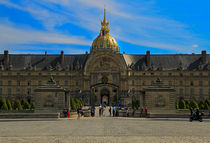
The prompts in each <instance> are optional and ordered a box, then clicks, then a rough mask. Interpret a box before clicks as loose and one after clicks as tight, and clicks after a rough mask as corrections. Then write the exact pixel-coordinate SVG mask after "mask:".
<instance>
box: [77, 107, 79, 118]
mask: <svg viewBox="0 0 210 143" xmlns="http://www.w3.org/2000/svg"><path fill="white" fill-rule="evenodd" d="M77 119H80V107H78V108H77Z"/></svg>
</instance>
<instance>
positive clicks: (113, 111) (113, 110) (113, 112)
mask: <svg viewBox="0 0 210 143" xmlns="http://www.w3.org/2000/svg"><path fill="white" fill-rule="evenodd" d="M115 111H116V107H115V106H113V109H112V114H113V117H114V116H115Z"/></svg>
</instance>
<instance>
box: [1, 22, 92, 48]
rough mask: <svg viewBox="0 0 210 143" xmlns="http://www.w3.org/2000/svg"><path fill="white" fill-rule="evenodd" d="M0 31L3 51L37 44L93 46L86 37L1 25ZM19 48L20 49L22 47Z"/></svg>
mask: <svg viewBox="0 0 210 143" xmlns="http://www.w3.org/2000/svg"><path fill="white" fill-rule="evenodd" d="M0 31H1V33H0V49H1V50H3V49H5V48H8V47H17V46H15V45H20V44H36V43H42V44H43V43H45V44H74V45H90V44H91V41H89V40H86V39H85V38H84V37H80V36H69V35H64V34H60V33H54V32H43V31H37V30H33V29H25V30H23V29H17V28H15V27H12V26H5V25H0ZM18 47H19V48H20V46H18ZM23 47H24V46H23ZM24 48H25V47H24ZM20 49H21V48H20ZM13 50H15V49H13ZM21 50H23V49H21ZM31 50H33V48H31Z"/></svg>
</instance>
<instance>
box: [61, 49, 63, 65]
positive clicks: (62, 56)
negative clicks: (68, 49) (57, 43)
mask: <svg viewBox="0 0 210 143" xmlns="http://www.w3.org/2000/svg"><path fill="white" fill-rule="evenodd" d="M61 63H64V52H63V51H61Z"/></svg>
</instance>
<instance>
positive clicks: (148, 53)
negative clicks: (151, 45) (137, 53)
mask: <svg viewBox="0 0 210 143" xmlns="http://www.w3.org/2000/svg"><path fill="white" fill-rule="evenodd" d="M146 65H147V66H150V51H147V53H146Z"/></svg>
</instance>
